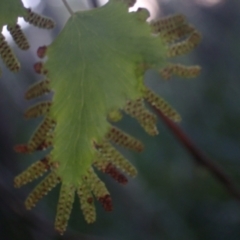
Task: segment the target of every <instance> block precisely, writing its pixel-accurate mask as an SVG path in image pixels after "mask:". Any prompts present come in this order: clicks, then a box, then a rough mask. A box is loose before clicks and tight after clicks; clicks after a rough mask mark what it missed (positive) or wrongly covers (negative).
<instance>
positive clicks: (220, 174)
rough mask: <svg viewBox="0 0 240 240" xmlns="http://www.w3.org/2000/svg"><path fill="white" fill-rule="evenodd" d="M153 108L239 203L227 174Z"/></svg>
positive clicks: (172, 123)
mask: <svg viewBox="0 0 240 240" xmlns="http://www.w3.org/2000/svg"><path fill="white" fill-rule="evenodd" d="M153 108H154V109H155V111H156V112H157V113H158V115H159V116H160V117H161V119H162V120H163V122H164V123H165V124H166V125H167V126H168V128H169V129H170V130H171V131H172V133H173V134H174V135H175V137H176V138H177V139H178V140H179V142H180V143H181V144H182V145H183V146H184V147H185V148H186V149H187V150H188V152H189V153H190V154H191V155H192V157H193V159H195V161H196V162H197V163H198V164H199V165H201V166H202V167H204V168H206V169H207V170H208V171H209V172H210V173H211V174H212V175H213V176H215V178H216V179H218V181H219V182H220V183H221V184H222V185H223V186H225V188H226V189H227V190H228V192H229V193H230V194H231V195H232V196H234V197H235V199H237V200H238V201H240V192H239V190H238V189H236V188H235V186H234V183H233V182H232V180H231V179H230V177H229V176H228V175H227V173H226V172H225V171H224V169H222V168H221V167H220V166H218V165H217V164H216V163H214V162H213V161H212V160H211V159H210V158H209V157H207V156H206V155H205V154H204V153H203V152H202V151H201V150H200V149H198V148H197V147H196V146H195V144H194V143H193V142H192V141H191V140H190V138H189V137H188V136H187V135H186V134H185V133H184V132H183V131H182V130H181V128H180V127H179V126H177V125H176V124H175V123H174V122H173V121H172V120H170V119H169V118H168V117H166V116H165V115H164V114H163V113H162V112H161V111H159V110H158V109H156V108H155V107H154V106H153Z"/></svg>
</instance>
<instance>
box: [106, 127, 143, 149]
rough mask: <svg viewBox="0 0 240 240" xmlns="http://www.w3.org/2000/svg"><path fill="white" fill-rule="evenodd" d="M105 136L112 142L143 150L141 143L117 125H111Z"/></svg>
mask: <svg viewBox="0 0 240 240" xmlns="http://www.w3.org/2000/svg"><path fill="white" fill-rule="evenodd" d="M106 138H107V139H108V140H110V141H113V142H114V143H116V144H118V145H120V146H123V147H126V148H129V149H132V150H135V151H137V152H141V151H142V150H143V148H144V147H143V144H142V143H141V142H140V141H139V140H137V139H136V138H134V137H132V136H130V135H128V134H127V133H125V132H123V131H122V130H120V129H118V128H117V127H111V128H110V130H109V131H108V133H107V135H106Z"/></svg>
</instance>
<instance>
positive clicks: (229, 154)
mask: <svg viewBox="0 0 240 240" xmlns="http://www.w3.org/2000/svg"><path fill="white" fill-rule="evenodd" d="M68 2H69V4H70V5H71V7H72V8H73V9H74V10H76V11H77V10H87V9H90V8H93V7H99V6H100V5H102V4H104V3H106V1H96V0H95V1H91V0H86V1H83V0H82V1H79V0H68ZM24 4H25V6H26V7H31V8H33V10H34V11H36V12H38V13H41V14H43V15H46V16H50V17H52V18H53V19H54V20H55V21H56V24H57V26H56V28H55V29H54V30H52V31H47V30H41V29H37V28H35V27H33V26H29V25H28V24H26V23H24V21H23V20H22V19H19V23H20V24H21V25H22V26H23V28H24V32H25V34H26V35H27V37H28V39H29V41H30V43H31V49H30V50H28V51H26V52H25V51H21V50H20V49H18V48H17V47H16V46H15V44H14V43H13V42H12V39H11V37H10V36H9V34H8V32H7V31H6V29H5V28H4V29H3V32H4V35H5V36H6V37H7V38H8V41H9V43H10V44H11V45H12V48H13V49H14V52H15V53H16V55H17V56H18V58H19V59H20V61H21V63H22V69H21V71H20V72H19V73H18V74H12V73H11V72H9V71H8V70H6V69H5V67H4V65H3V64H2V62H0V65H1V68H2V69H3V73H2V77H1V79H0V116H1V117H0V239H2V240H12V239H14V240H22V239H24V240H35V239H37V240H38V239H39V240H40V239H41V240H42V239H44V240H48V239H49V240H52V239H53V240H55V239H56V240H57V239H69V240H71V239H73V240H75V239H83V240H85V239H87V240H98V239H99V240H105V239H106V240H108V239H109V240H146V239H148V240H186V239H187V240H200V239H201V240H202V239H204V240H225V239H226V240H239V239H240V227H239V226H240V203H239V202H238V201H237V200H235V199H234V198H233V197H232V196H230V195H229V193H228V192H227V191H226V189H225V188H224V187H223V186H222V185H221V183H219V182H218V181H217V180H216V179H215V178H214V177H213V176H212V175H211V174H210V173H209V172H208V171H207V170H206V169H204V168H201V167H199V166H198V165H196V164H195V161H194V160H193V158H192V156H191V155H190V154H189V152H188V151H187V150H186V149H185V148H184V147H182V145H181V144H180V143H179V142H178V140H176V138H175V136H174V135H173V134H172V133H171V132H170V131H169V130H168V129H167V128H166V126H165V125H164V124H163V123H162V122H161V120H160V119H159V124H158V127H159V131H160V134H159V136H157V137H150V136H148V135H147V134H146V133H145V132H144V131H143V130H142V129H141V128H140V127H138V126H137V125H136V122H135V120H133V119H131V118H130V117H127V116H126V117H125V118H124V120H123V121H122V122H121V123H120V124H119V126H120V127H121V128H122V129H124V130H126V131H128V132H129V133H131V134H133V135H134V136H136V137H138V138H139V139H141V141H142V142H144V144H145V151H144V152H143V153H141V154H134V153H132V152H128V151H124V150H123V153H124V154H125V155H126V156H127V157H128V158H129V159H130V160H131V162H132V163H134V165H135V166H136V167H137V169H138V171H139V174H138V176H137V177H136V178H135V179H129V184H128V185H127V186H121V185H119V184H118V183H116V182H114V181H113V180H112V179H110V177H108V176H105V175H103V174H100V177H101V178H102V179H103V180H104V181H105V182H106V185H107V187H108V189H109V191H110V192H111V195H112V199H113V204H114V211H113V212H111V213H107V212H104V210H103V209H102V208H101V206H100V204H98V203H96V205H97V221H96V223H94V224H92V225H88V224H86V223H85V221H84V220H83V216H82V213H81V211H80V208H79V201H78V199H76V201H75V204H74V209H73V212H72V215H71V219H70V222H69V227H68V231H67V232H66V234H65V235H64V236H63V237H61V236H58V234H57V233H56V232H54V230H53V228H54V218H55V213H56V204H57V200H58V194H59V187H56V188H55V189H54V190H53V191H51V192H50V193H49V194H48V195H47V196H46V197H45V198H44V199H43V200H41V201H40V202H39V204H37V206H36V208H35V209H33V210H32V211H27V210H25V208H24V200H25V198H26V197H27V194H28V193H29V192H30V191H31V190H32V188H33V187H34V186H35V185H36V182H37V181H34V182H33V183H31V184H29V185H27V186H26V187H23V188H22V189H14V187H13V178H14V176H16V175H17V174H18V173H20V172H21V171H22V170H24V169H25V168H26V167H27V166H29V165H30V164H31V163H32V162H34V161H36V160H38V159H39V158H40V157H41V156H42V153H39V154H33V155H20V154H16V153H15V152H14V151H13V146H14V145H15V144H17V143H24V142H27V141H28V139H29V138H30V136H31V134H32V132H33V130H34V129H35V128H36V126H37V125H38V124H39V122H40V120H41V119H36V120H29V121H27V120H24V118H23V113H24V110H25V109H26V108H27V107H28V106H30V105H32V104H33V102H34V101H26V100H24V98H23V95H24V92H25V91H26V89H27V88H28V87H29V86H30V85H31V84H32V83H35V82H36V81H38V80H40V79H41V78H42V77H41V76H38V75H36V74H35V73H34V71H33V64H34V63H35V62H36V61H38V58H37V55H36V51H37V48H38V47H39V46H42V45H49V44H50V43H51V42H52V41H53V39H54V38H55V37H56V36H57V34H58V33H59V32H60V31H61V29H62V28H63V26H64V24H65V22H66V21H67V19H68V17H69V15H68V12H67V11H66V9H65V8H64V7H63V4H62V3H61V1H60V0H59V1H56V0H41V1H40V0H35V1H30V0H28V1H27V0H25V1H24ZM144 6H145V7H147V8H148V9H149V11H150V12H151V19H155V18H159V17H163V16H166V15H168V14H174V13H182V14H184V15H185V16H186V17H187V19H188V21H189V22H190V23H192V24H193V25H195V27H196V28H197V29H198V30H199V31H200V32H201V33H202V35H203V40H202V42H201V44H200V46H199V47H198V48H197V49H196V50H194V51H193V52H192V53H191V54H189V55H188V56H187V57H181V58H179V59H178V60H179V62H181V63H186V64H193V65H195V64H199V65H201V66H202V72H201V75H200V76H199V77H198V78H195V79H191V80H185V79H179V78H173V79H172V80H171V81H163V80H161V79H160V77H159V75H158V74H157V73H156V72H154V71H148V72H147V73H146V75H145V81H146V83H147V84H148V85H150V87H152V88H154V90H155V91H157V92H158V93H159V94H160V95H161V96H163V97H165V99H167V100H168V101H169V102H170V103H171V104H172V105H173V106H174V107H175V108H176V109H177V110H178V112H179V113H180V114H181V116H182V119H183V120H182V122H181V123H180V126H181V128H182V129H183V131H184V132H186V133H187V135H188V136H189V137H190V138H191V139H192V140H193V142H195V143H196V145H197V146H198V147H199V148H200V149H201V150H202V151H203V152H204V153H206V154H207V155H208V156H209V157H210V158H211V159H212V160H213V161H214V162H216V163H218V164H219V165H220V166H222V168H223V169H224V170H225V171H226V172H227V173H228V174H229V175H230V176H231V178H232V179H233V180H234V182H235V183H236V186H237V187H239V189H240V79H239V76H240V73H239V72H240V44H239V42H240V24H239V23H240V2H239V1H237V0H235V1H234V0H229V1H227V0H225V1H224V0H151V1H150V0H145V1H144V0H141V1H140V0H139V1H138V5H137V7H144ZM137 7H135V8H133V9H132V10H136V8H137ZM0 61H1V60H0Z"/></svg>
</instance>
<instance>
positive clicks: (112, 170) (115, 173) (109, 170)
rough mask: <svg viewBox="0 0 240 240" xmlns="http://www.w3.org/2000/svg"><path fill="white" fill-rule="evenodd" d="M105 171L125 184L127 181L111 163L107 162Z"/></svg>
mask: <svg viewBox="0 0 240 240" xmlns="http://www.w3.org/2000/svg"><path fill="white" fill-rule="evenodd" d="M104 172H105V173H107V174H108V175H110V176H111V177H112V178H113V179H115V180H116V181H117V182H119V183H121V184H123V185H125V184H127V183H128V179H127V178H126V177H125V176H124V175H123V174H122V173H120V172H119V171H118V170H117V168H116V167H115V166H113V164H112V163H109V164H108V165H107V167H106V168H105V171H104Z"/></svg>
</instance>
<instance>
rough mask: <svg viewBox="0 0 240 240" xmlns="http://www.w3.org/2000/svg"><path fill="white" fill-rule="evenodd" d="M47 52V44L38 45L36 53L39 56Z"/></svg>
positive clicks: (43, 55)
mask: <svg viewBox="0 0 240 240" xmlns="http://www.w3.org/2000/svg"><path fill="white" fill-rule="evenodd" d="M46 52H47V46H42V47H39V48H38V50H37V55H38V57H39V58H44V57H45V55H46Z"/></svg>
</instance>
